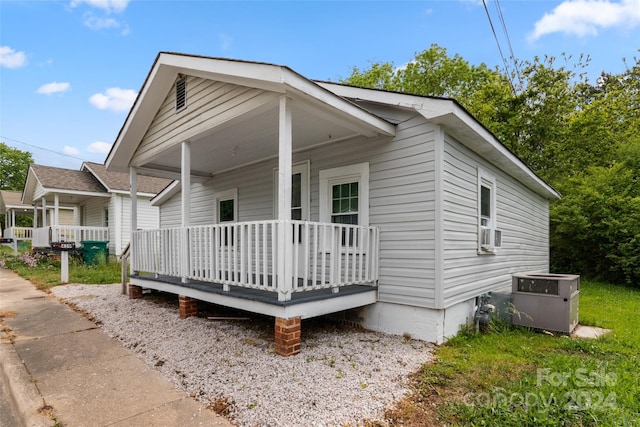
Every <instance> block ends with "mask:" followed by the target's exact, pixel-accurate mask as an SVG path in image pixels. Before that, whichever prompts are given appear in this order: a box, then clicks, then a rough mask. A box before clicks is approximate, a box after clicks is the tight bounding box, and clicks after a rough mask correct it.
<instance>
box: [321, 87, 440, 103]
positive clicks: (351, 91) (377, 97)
mask: <svg viewBox="0 0 640 427" xmlns="http://www.w3.org/2000/svg"><path fill="white" fill-rule="evenodd" d="M315 83H316V84H317V85H318V86H320V87H323V88H325V89H326V90H328V91H330V92H332V93H334V94H336V95H338V96H341V97H343V98H349V99H353V100H354V101H359V100H360V101H369V102H375V103H378V104H384V105H389V106H392V107H401V108H410V109H419V108H427V105H430V104H433V105H434V107H433V108H437V107H436V106H437V105H438V104H439V103H440V102H442V101H444V100H445V99H439V98H428V97H424V96H417V95H408V94H404V93H399V92H389V91H384V90H377V89H367V88H361V87H354V86H345V85H341V84H338V83H329V82H320V81H316V82H315Z"/></svg>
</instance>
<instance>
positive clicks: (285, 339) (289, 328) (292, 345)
mask: <svg viewBox="0 0 640 427" xmlns="http://www.w3.org/2000/svg"><path fill="white" fill-rule="evenodd" d="M301 325H302V320H301V319H300V318H299V317H294V318H292V319H283V318H281V317H276V325H275V340H276V353H278V354H279V355H280V356H285V357H287V356H293V355H294V354H298V353H300V332H301Z"/></svg>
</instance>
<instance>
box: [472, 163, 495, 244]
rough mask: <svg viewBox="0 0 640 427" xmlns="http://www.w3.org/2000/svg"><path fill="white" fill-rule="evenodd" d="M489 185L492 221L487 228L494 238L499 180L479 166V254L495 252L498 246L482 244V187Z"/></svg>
mask: <svg viewBox="0 0 640 427" xmlns="http://www.w3.org/2000/svg"><path fill="white" fill-rule="evenodd" d="M483 186H484V187H487V188H489V189H490V190H491V218H490V223H489V226H488V227H486V226H485V228H489V229H490V230H491V231H490V233H491V236H492V237H491V238H492V239H493V236H494V234H495V230H497V224H498V221H497V216H498V215H497V212H498V209H497V203H496V202H497V196H496V193H497V188H498V186H497V181H496V178H495V176H493V175H492V174H490V173H489V172H487V171H486V170H484V169H482V168H478V188H477V195H478V211H477V213H478V254H479V255H486V254H489V255H491V254H495V253H496V250H497V248H496V247H493V246H492V247H488V248H487V247H483V246H482V228H483V226H482V200H481V199H482V197H481V193H482V187H483Z"/></svg>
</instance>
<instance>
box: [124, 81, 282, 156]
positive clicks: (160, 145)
mask: <svg viewBox="0 0 640 427" xmlns="http://www.w3.org/2000/svg"><path fill="white" fill-rule="evenodd" d="M186 79H187V81H186V84H187V91H188V97H189V99H188V101H187V104H188V108H183V109H182V110H180V114H176V91H175V87H174V86H172V90H170V91H169V94H168V95H167V97H166V99H165V100H164V102H163V104H162V106H161V107H160V109H159V110H158V113H157V114H156V117H155V118H154V119H153V122H152V123H151V125H150V126H149V129H148V130H147V133H146V134H145V136H144V138H143V140H142V142H141V144H140V147H138V150H137V152H136V155H135V156H134V158H133V159H132V163H133V164H135V163H136V161H137V160H138V159H139V158H141V157H142V158H145V157H149V156H153V155H155V154H158V153H160V152H164V151H166V150H169V149H171V148H172V147H177V146H178V145H179V143H180V141H185V140H188V139H189V138H191V137H193V136H195V135H198V134H200V133H201V132H202V131H203V130H205V129H208V128H212V127H214V126H216V125H219V124H221V123H224V122H226V121H228V120H230V119H231V118H233V117H235V116H236V115H237V114H238V113H239V111H241V109H243V108H246V105H247V104H250V105H251V106H252V108H255V107H257V106H259V105H262V104H265V103H267V102H269V101H271V100H273V99H275V98H276V97H277V96H278V94H276V93H272V92H266V91H263V90H259V89H253V88H249V87H245V86H237V85H232V84H227V83H221V82H216V81H212V80H205V79H202V78H198V77H193V76H187V77H186Z"/></svg>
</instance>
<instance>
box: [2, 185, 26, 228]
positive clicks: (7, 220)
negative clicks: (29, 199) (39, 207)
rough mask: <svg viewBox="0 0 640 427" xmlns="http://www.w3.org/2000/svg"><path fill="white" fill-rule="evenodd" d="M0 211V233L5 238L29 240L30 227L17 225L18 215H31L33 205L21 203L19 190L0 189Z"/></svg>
mask: <svg viewBox="0 0 640 427" xmlns="http://www.w3.org/2000/svg"><path fill="white" fill-rule="evenodd" d="M0 213H3V214H4V226H3V227H2V235H0V237H3V238H5V239H12V240H31V232H32V230H33V229H32V228H31V227H21V226H18V225H17V224H18V222H17V219H18V218H19V217H20V216H25V215H26V216H33V206H31V205H25V204H24V203H22V193H21V192H20V191H10V190H0Z"/></svg>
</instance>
